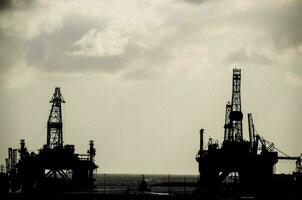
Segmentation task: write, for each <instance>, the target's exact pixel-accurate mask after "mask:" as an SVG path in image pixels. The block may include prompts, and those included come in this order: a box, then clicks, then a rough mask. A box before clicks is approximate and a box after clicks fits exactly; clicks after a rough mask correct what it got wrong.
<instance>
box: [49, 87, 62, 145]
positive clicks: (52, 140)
mask: <svg viewBox="0 0 302 200" xmlns="http://www.w3.org/2000/svg"><path fill="white" fill-rule="evenodd" d="M49 103H52V106H51V110H50V114H49V117H48V121H47V146H48V147H49V148H52V149H53V148H57V147H63V123H62V107H61V105H62V103H65V101H64V99H63V96H62V94H61V91H60V88H59V87H56V88H55V92H54V94H53V96H52V98H51V100H50V102H49Z"/></svg>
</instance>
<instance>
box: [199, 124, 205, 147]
mask: <svg viewBox="0 0 302 200" xmlns="http://www.w3.org/2000/svg"><path fill="white" fill-rule="evenodd" d="M203 132H204V129H200V147H199V150H200V151H202V150H203Z"/></svg>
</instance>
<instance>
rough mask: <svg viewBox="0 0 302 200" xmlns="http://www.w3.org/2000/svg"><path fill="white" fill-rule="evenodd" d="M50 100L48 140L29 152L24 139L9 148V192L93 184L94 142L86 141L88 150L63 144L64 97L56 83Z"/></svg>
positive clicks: (54, 189)
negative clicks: (77, 150) (82, 151)
mask: <svg viewBox="0 0 302 200" xmlns="http://www.w3.org/2000/svg"><path fill="white" fill-rule="evenodd" d="M50 103H51V110H50V114H49V117H48V121H47V142H46V144H45V145H44V146H43V147H42V148H41V149H40V150H39V152H38V153H37V154H36V153H34V152H29V151H28V150H27V148H26V146H25V140H24V139H22V140H21V141H20V148H19V149H12V148H9V157H8V158H7V159H6V166H7V167H6V168H7V169H6V171H7V174H8V177H9V181H10V191H11V192H15V191H21V192H24V193H28V192H33V191H52V192H55V191H68V190H75V189H83V188H88V187H91V186H93V184H94V177H93V174H94V171H95V169H97V168H98V166H97V165H96V164H95V162H94V158H95V154H96V151H95V148H94V142H93V141H92V140H91V141H89V149H88V151H87V154H76V153H75V147H74V145H68V144H66V145H64V143H63V122H62V103H65V101H64V99H63V96H62V94H61V91H60V88H59V87H56V88H55V92H54V94H53V96H52V98H51V100H50ZM17 153H19V159H17Z"/></svg>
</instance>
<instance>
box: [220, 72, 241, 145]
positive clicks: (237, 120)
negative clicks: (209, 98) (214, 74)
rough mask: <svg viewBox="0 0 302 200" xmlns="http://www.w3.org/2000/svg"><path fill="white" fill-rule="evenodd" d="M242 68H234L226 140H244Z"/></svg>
mask: <svg viewBox="0 0 302 200" xmlns="http://www.w3.org/2000/svg"><path fill="white" fill-rule="evenodd" d="M240 85H241V69H236V68H235V69H233V85H232V101H231V103H230V102H228V103H227V105H226V113H225V125H224V128H225V132H224V140H225V141H238V142H240V141H243V137H242V118H243V114H242V111H241V94H240Z"/></svg>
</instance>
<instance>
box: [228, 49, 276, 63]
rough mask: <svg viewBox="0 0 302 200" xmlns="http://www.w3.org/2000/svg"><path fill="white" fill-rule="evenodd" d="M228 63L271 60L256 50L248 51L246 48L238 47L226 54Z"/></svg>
mask: <svg viewBox="0 0 302 200" xmlns="http://www.w3.org/2000/svg"><path fill="white" fill-rule="evenodd" d="M225 60H226V61H227V62H228V63H232V64H234V63H237V64H241V63H242V64H271V63H273V61H272V60H271V59H270V58H269V57H268V56H266V55H264V54H260V53H257V52H254V51H252V52H248V51H247V50H246V48H243V49H239V50H238V51H235V52H233V53H230V54H229V55H227V56H226V58H225Z"/></svg>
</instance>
